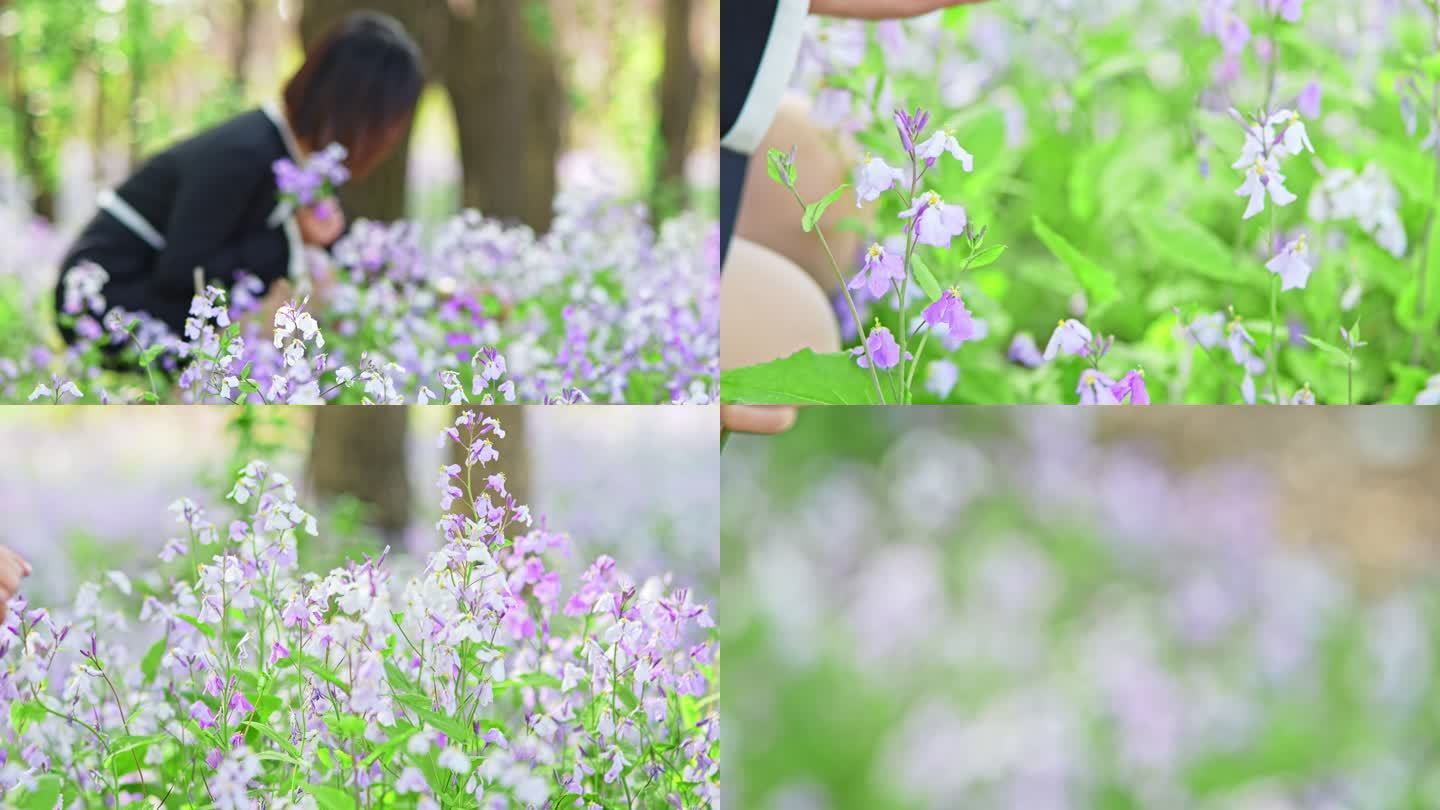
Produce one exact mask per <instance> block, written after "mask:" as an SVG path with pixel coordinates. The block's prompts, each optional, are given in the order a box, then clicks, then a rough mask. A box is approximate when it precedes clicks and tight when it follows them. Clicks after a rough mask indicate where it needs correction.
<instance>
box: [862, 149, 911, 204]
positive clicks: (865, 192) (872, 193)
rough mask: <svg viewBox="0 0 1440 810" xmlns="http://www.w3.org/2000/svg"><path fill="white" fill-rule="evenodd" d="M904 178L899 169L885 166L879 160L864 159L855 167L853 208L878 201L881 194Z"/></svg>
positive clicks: (874, 158)
mask: <svg viewBox="0 0 1440 810" xmlns="http://www.w3.org/2000/svg"><path fill="white" fill-rule="evenodd" d="M904 176H905V175H904V174H903V173H902V172H901V171H900V170H899V169H896V168H894V167H892V166H889V165H887V164H886V163H885V161H883V160H881V159H880V158H877V157H866V159H865V160H864V161H863V162H862V163H861V164H860V165H859V166H857V167H855V207H856V208H859V207H860V206H861V204H862V203H867V202H871V201H873V200H877V199H879V198H880V195H881V194H884V193H885V192H887V191H889V190H890V189H891V188H893V187H894V186H895V184H896V183H899V182H901V181H902V180H903V179H904Z"/></svg>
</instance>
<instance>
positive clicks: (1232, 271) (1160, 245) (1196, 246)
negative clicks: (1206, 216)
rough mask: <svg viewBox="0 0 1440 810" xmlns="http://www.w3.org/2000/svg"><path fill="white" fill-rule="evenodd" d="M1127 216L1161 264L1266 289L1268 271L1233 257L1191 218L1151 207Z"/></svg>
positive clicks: (1219, 279)
mask: <svg viewBox="0 0 1440 810" xmlns="http://www.w3.org/2000/svg"><path fill="white" fill-rule="evenodd" d="M1131 220H1132V221H1133V222H1134V223H1135V228H1136V230H1138V231H1139V232H1140V236H1141V237H1142V238H1143V239H1144V240H1145V244H1146V245H1147V246H1148V247H1149V248H1150V252H1151V253H1153V254H1154V255H1155V257H1156V258H1157V259H1159V260H1160V264H1161V266H1162V267H1164V268H1167V269H1168V268H1175V267H1178V268H1181V269H1184V270H1189V271H1190V272H1192V273H1198V274H1200V275H1202V276H1206V277H1208V278H1212V279H1215V280H1216V281H1223V282H1225V283H1227V284H1237V285H1243V286H1247V287H1253V288H1255V289H1260V290H1264V289H1269V285H1270V277H1269V274H1268V273H1267V272H1266V271H1265V269H1264V268H1263V267H1261V266H1260V265H1259V263H1258V262H1254V261H1251V260H1249V259H1243V258H1237V257H1236V255H1235V252H1234V251H1233V250H1231V249H1230V247H1229V246H1228V245H1226V244H1225V243H1224V242H1222V241H1221V240H1220V237H1218V236H1216V235H1215V234H1213V233H1211V232H1210V231H1208V230H1206V229H1205V228H1204V227H1202V226H1200V225H1199V224H1198V223H1196V222H1194V221H1193V220H1190V219H1187V218H1186V217H1185V216H1183V215H1181V214H1170V213H1165V214H1161V213H1156V212H1151V211H1136V212H1134V214H1133V215H1132V217H1131Z"/></svg>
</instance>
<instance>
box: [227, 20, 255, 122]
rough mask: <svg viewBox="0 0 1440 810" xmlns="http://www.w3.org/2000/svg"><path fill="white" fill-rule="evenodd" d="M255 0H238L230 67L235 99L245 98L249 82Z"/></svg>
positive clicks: (253, 40) (253, 38) (253, 37)
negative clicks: (237, 16)
mask: <svg viewBox="0 0 1440 810" xmlns="http://www.w3.org/2000/svg"><path fill="white" fill-rule="evenodd" d="M256 2H257V0H239V3H240V14H239V19H238V20H237V21H236V23H235V27H236V30H235V54H234V58H233V61H232V62H231V65H230V83H231V85H233V86H234V88H235V98H236V99H243V98H245V90H246V87H247V84H248V81H249V76H248V68H249V66H250V52H251V51H252V50H254V45H255V12H256V11H257V8H256Z"/></svg>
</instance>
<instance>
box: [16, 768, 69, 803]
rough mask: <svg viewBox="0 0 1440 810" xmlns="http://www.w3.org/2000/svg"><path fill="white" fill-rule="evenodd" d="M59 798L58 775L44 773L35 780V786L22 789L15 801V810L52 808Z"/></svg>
mask: <svg viewBox="0 0 1440 810" xmlns="http://www.w3.org/2000/svg"><path fill="white" fill-rule="evenodd" d="M59 798H60V777H58V776H56V775H55V774H46V775H44V776H42V777H40V778H39V779H36V780H35V786H34V787H32V788H30V789H29V790H26V791H23V792H22V793H21V794H20V796H19V797H18V798H17V800H16V801H15V805H14V806H15V808H16V810H54V807H55V801H56V800H57V799H59Z"/></svg>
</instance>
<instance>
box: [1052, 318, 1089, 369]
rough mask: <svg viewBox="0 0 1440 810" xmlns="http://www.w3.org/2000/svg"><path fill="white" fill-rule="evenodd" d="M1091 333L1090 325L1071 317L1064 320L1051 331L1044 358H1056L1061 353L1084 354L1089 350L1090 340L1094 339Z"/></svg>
mask: <svg viewBox="0 0 1440 810" xmlns="http://www.w3.org/2000/svg"><path fill="white" fill-rule="evenodd" d="M1094 339H1095V338H1094V335H1092V334H1091V333H1090V327H1088V326H1086V325H1085V324H1083V323H1081V322H1079V321H1077V320H1075V319H1074V318H1069V319H1066V320H1063V321H1061V322H1060V323H1059V325H1057V326H1056V327H1055V331H1054V332H1051V333H1050V342H1049V343H1046V344H1045V354H1044V355H1043V356H1044V358H1045V359H1046V360H1047V361H1049V360H1054V359H1055V358H1056V357H1057V356H1058V355H1060V354H1062V353H1063V354H1069V355H1083V354H1084V353H1085V352H1086V351H1088V350H1089V346H1090V342H1091V341H1092V340H1094Z"/></svg>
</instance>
